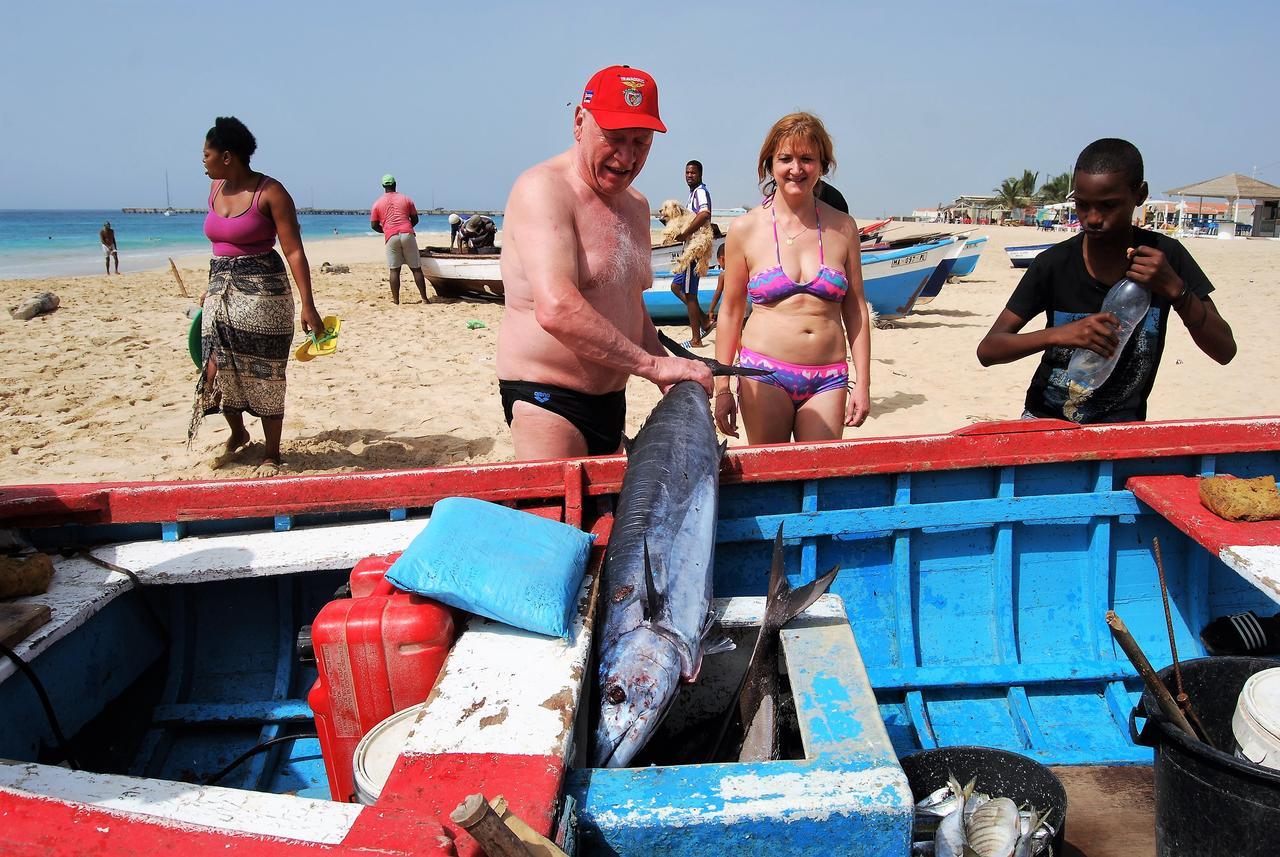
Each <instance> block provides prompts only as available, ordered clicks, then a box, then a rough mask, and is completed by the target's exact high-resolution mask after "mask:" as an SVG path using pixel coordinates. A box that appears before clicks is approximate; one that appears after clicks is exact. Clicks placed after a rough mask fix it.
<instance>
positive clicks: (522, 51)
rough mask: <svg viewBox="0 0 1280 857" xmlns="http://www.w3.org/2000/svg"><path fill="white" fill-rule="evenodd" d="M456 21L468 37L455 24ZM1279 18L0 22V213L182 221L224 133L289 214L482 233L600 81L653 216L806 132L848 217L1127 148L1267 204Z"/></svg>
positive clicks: (1126, 7) (345, 16) (771, 9)
mask: <svg viewBox="0 0 1280 857" xmlns="http://www.w3.org/2000/svg"><path fill="white" fill-rule="evenodd" d="M470 8H474V9H476V10H477V11H475V12H473V13H468V9H470ZM1278 10H1280V4H1276V3H1274V2H1272V3H1250V2H1235V3H1231V4H1211V3H1204V2H1200V3H1187V2H1164V3H1143V4H1137V3H1123V2H1121V3H1117V2H1107V3H1094V2H1082V0H1076V2H1072V3H1063V2H1056V3H1048V2H1020V3H977V2H974V3H967V4H962V3H955V2H953V3H931V2H921V3H901V2H880V3H873V4H861V3H821V2H814V3H810V4H807V5H806V4H793V3H786V2H777V3H767V4H766V3H756V2H735V3H732V4H724V5H721V4H716V3H709V2H705V0H704V2H701V3H693V4H687V5H681V4H670V3H632V4H612V5H611V4H603V3H600V2H598V0H597V2H594V3H589V4H581V5H579V4H575V3H568V2H566V3H557V4H540V3H506V2H499V0H494V2H479V3H474V4H468V3H465V2H450V3H447V4H435V3H432V4H428V3H417V4H396V3H382V4H366V3H354V2H344V3H335V2H323V0H317V2H309V3H284V2H281V3H264V2H253V3H250V2H240V0H220V2H218V3H202V4H193V3H183V2H167V3H159V2H152V3H147V2H132V3H112V4H106V3H82V2H75V0H69V2H63V3H39V4H37V3H12V4H6V8H5V12H4V18H3V20H4V26H3V28H0V80H3V81H4V86H3V87H0V208H25V207H42V208H99V207H100V208H113V207H119V206H126V205H161V204H163V202H164V175H165V170H166V169H167V170H168V172H169V180H170V185H171V188H172V200H173V204H174V205H176V206H203V205H204V201H205V197H206V195H207V192H208V182H207V179H205V177H204V175H203V172H202V170H201V168H200V160H199V158H200V146H201V143H202V141H203V137H204V132H205V131H206V130H207V129H208V127H209V126H210V125H211V124H212V119H213V117H215V116H217V115H223V114H234V115H236V116H239V117H240V118H241V119H243V120H244V121H245V122H246V123H247V124H248V125H249V127H250V128H251V129H252V130H253V132H254V133H255V134H256V135H257V138H258V144H259V148H258V154H257V156H256V157H255V159H254V166H255V167H257V168H259V169H262V170H264V171H265V172H268V173H270V174H272V175H274V176H276V177H278V178H279V179H281V180H282V181H283V182H284V183H285V185H286V186H287V187H288V188H289V189H290V191H291V192H292V193H293V195H294V197H295V199H297V201H298V202H299V204H300V205H307V204H310V203H312V202H314V203H315V204H316V205H318V206H353V207H354V206H360V207H365V206H367V205H369V204H370V203H371V201H372V200H373V199H374V197H375V196H376V195H377V193H378V187H377V184H378V178H379V177H380V176H381V175H382V174H383V173H384V172H388V171H389V172H393V173H395V174H396V175H397V176H399V177H400V186H401V190H404V191H405V192H407V193H409V194H410V195H412V196H413V197H414V198H415V199H416V201H417V202H418V204H419V206H421V207H424V208H425V207H429V206H430V205H431V202H432V200H433V198H434V200H435V202H436V204H438V205H440V206H445V207H468V208H489V207H501V206H502V205H503V204H504V201H505V199H506V195H507V191H508V190H509V188H510V186H511V183H512V181H513V179H514V178H515V177H516V175H518V174H519V172H520V171H521V170H522V169H524V168H525V167H527V166H528V165H530V164H532V163H535V162H536V161H538V160H541V159H543V158H545V157H548V156H550V155H552V154H554V153H556V152H558V151H560V150H562V149H563V148H565V147H566V146H567V145H568V143H569V141H570V136H569V134H570V119H571V115H572V110H571V108H570V107H568V106H567V104H569V103H570V102H576V101H577V99H578V98H579V96H580V95H581V89H582V86H583V84H584V83H585V82H586V80H587V78H588V77H589V76H590V75H591V73H592V72H593V71H595V70H596V69H597V68H600V67H603V66H605V65H610V64H612V63H627V64H630V65H633V66H639V67H641V68H644V69H646V70H648V71H649V72H651V73H652V74H653V75H654V76H655V78H656V79H657V82H658V86H659V90H660V93H661V96H660V102H661V108H662V115H663V118H664V120H665V121H666V123H667V125H668V127H669V128H670V133H668V134H665V135H658V136H657V140H656V142H655V144H654V148H653V152H652V154H651V155H650V158H649V163H648V165H647V166H646V168H645V170H644V173H643V174H642V175H641V176H640V178H639V180H638V183H637V184H638V187H639V189H640V190H641V191H643V192H644V193H645V194H646V195H647V196H648V197H649V199H650V201H651V202H652V203H653V205H654V206H655V207H656V205H657V204H658V202H660V201H661V200H662V199H664V198H666V197H670V196H680V195H682V193H683V187H684V183H683V164H684V162H685V161H686V160H687V159H689V158H699V159H701V160H702V161H703V162H704V164H706V179H707V183H708V184H709V185H710V187H711V190H712V193H713V195H714V198H715V204H716V205H717V206H718V207H721V206H723V207H727V206H732V205H740V204H753V203H754V202H755V201H756V200H757V198H758V193H757V191H756V185H755V161H756V156H757V152H758V149H759V146H760V142H761V140H762V139H763V137H764V134H765V132H766V131H767V130H768V127H769V125H770V124H771V123H772V122H773V120H775V119H776V118H777V117H778V116H780V115H782V114H783V113H786V112H789V111H792V110H795V109H807V110H812V111H814V112H816V113H817V114H819V115H820V116H821V117H822V118H823V119H824V121H825V122H826V123H827V126H828V128H829V130H830V131H831V133H832V135H833V137H834V138H835V142H836V157H837V160H838V162H839V169H838V170H837V172H836V173H835V175H834V177H833V183H834V184H835V185H836V186H837V187H839V188H840V189H841V190H842V191H843V192H844V194H845V195H846V196H847V197H848V198H849V199H850V200H851V201H852V203H853V208H854V211H855V213H857V214H860V215H864V216H866V215H878V214H881V213H904V212H909V211H910V210H911V209H912V208H914V207H928V206H932V205H934V204H936V203H937V202H939V201H945V200H949V199H951V198H952V197H954V196H955V195H956V194H959V193H985V192H989V191H990V190H991V188H993V187H994V186H995V185H997V184H998V183H999V182H1000V180H1001V179H1003V178H1005V177H1006V176H1009V175H1013V174H1021V171H1022V170H1023V169H1024V168H1027V169H1031V170H1034V171H1038V172H1040V174H1041V177H1042V178H1043V177H1044V176H1046V175H1047V174H1048V173H1050V172H1061V171H1063V170H1066V169H1068V168H1069V166H1070V165H1071V163H1072V162H1073V160H1074V158H1075V156H1076V154H1077V153H1078V151H1079V150H1080V149H1081V148H1082V147H1083V146H1084V145H1085V144H1087V143H1088V142H1090V141H1091V140H1093V139H1095V138H1097V137H1102V136H1121V137H1126V138H1128V139H1130V140H1132V141H1133V142H1135V143H1136V144H1137V145H1138V147H1139V148H1140V149H1141V150H1142V152H1143V155H1144V156H1145V158H1146V163H1147V175H1148V178H1149V179H1150V181H1151V184H1152V190H1153V192H1154V193H1155V194H1156V195H1160V194H1162V193H1163V191H1164V190H1165V189H1167V188H1169V187H1173V186H1176V185H1180V184H1185V183H1189V182H1193V181H1199V180H1202V179H1207V178H1211V177H1213V176H1217V175H1220V174H1222V173H1226V172H1231V171H1239V172H1243V173H1246V174H1248V173H1250V172H1251V171H1252V170H1253V169H1254V168H1255V167H1257V168H1258V176H1259V178H1263V179H1266V180H1269V181H1272V182H1275V183H1280V145H1277V141H1280V118H1278V117H1280V114H1278V113H1277V111H1276V110H1275V109H1274V105H1275V103H1276V99H1275V97H1274V95H1273V94H1271V93H1272V92H1273V91H1274V86H1275V81H1274V79H1273V76H1272V74H1271V71H1268V68H1267V67H1268V65H1269V64H1271V65H1273V62H1271V61H1269V60H1267V59H1266V57H1267V56H1268V55H1272V56H1273V55H1274V40H1275V34H1276V33H1277V32H1280V11H1278Z"/></svg>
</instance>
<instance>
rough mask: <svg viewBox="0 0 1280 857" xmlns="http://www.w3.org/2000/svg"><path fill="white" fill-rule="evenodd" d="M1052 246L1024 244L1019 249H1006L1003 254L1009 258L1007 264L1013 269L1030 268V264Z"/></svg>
mask: <svg viewBox="0 0 1280 857" xmlns="http://www.w3.org/2000/svg"><path fill="white" fill-rule="evenodd" d="M1052 246H1053V245H1052V244H1024V245H1022V246H1019V247H1006V248H1004V252H1005V253H1007V254H1008V256H1009V264H1011V265H1013V267H1015V268H1030V267H1031V262H1032V260H1034V259H1035V258H1036V257H1037V256H1039V255H1040V254H1041V253H1043V252H1044V251H1045V250H1048V249H1049V248H1050V247H1052Z"/></svg>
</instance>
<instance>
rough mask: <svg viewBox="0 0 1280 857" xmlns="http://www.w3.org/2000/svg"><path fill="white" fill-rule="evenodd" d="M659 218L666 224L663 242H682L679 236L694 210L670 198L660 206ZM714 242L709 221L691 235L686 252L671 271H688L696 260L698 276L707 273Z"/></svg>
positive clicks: (685, 246)
mask: <svg viewBox="0 0 1280 857" xmlns="http://www.w3.org/2000/svg"><path fill="white" fill-rule="evenodd" d="M658 219H659V220H661V221H662V222H663V223H664V224H666V225H665V226H663V227H662V232H661V233H660V236H661V239H662V243H663V244H677V243H679V242H680V239H679V237H678V236H679V235H680V233H681V232H683V231H684V229H685V227H686V226H688V225H689V222H690V221H692V220H693V212H692V211H690V210H689V209H687V208H685V207H684V206H683V205H681V204H680V203H679V202H677V201H675V200H674V199H668V200H667V201H666V202H664V203H662V205H660V206H658ZM714 244H715V235H714V233H713V232H712V231H711V224H710V223H708V224H706V225H705V226H702V227H701V228H700V229H698V231H697V232H695V233H693V235H691V236H689V240H688V241H686V242H685V243H684V252H682V253H681V254H680V256H679V257H678V258H677V259H676V262H675V264H674V265H673V266H672V267H671V273H673V274H679V273H680V272H681V271H687V270H688V269H689V266H690V265H692V264H694V263H695V262H696V263H697V265H698V276H699V277H701V276H703V275H705V274H706V273H707V268H708V267H709V266H710V263H711V248H712V246H714Z"/></svg>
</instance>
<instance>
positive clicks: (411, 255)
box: [369, 173, 431, 304]
mask: <svg viewBox="0 0 1280 857" xmlns="http://www.w3.org/2000/svg"><path fill="white" fill-rule="evenodd" d="M369 220H370V223H371V225H372V226H373V231H374V232H381V233H382V234H383V235H384V236H386V246H387V267H388V268H389V269H390V270H391V302H392V303H396V304H398V303H400V266H401V265H408V266H409V270H410V271H412V272H413V281H414V282H415V283H417V285H418V294H420V295H422V302H423V303H424V304H429V303H431V301H430V300H429V299H428V298H427V281H426V280H425V279H423V276H422V256H420V255H419V254H418V240H417V238H416V237H415V236H414V234H413V227H415V226H417V225H418V209H417V208H415V207H414V204H413V200H411V199H409V197H407V196H405V195H404V194H402V193H397V192H396V177H395V176H393V175H391V174H390V173H388V174H387V175H385V176H383V177H382V196H381V197H379V198H378V201H377V202H375V203H374V204H373V210H372V211H371V212H370V213H369Z"/></svg>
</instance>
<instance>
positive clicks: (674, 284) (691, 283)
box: [671, 267, 699, 298]
mask: <svg viewBox="0 0 1280 857" xmlns="http://www.w3.org/2000/svg"><path fill="white" fill-rule="evenodd" d="M687 273H688V277H686V276H685V274H686V272H684V271H681V272H680V273H679V274H676V275H675V276H674V277H672V278H671V289H672V290H673V291H675V292H676V293H677V294H680V295H683V296H684V297H689V296H693V297H694V298H696V297H697V296H698V280H699V277H698V269H697V268H694V267H691V268H689V270H688V272H687Z"/></svg>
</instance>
